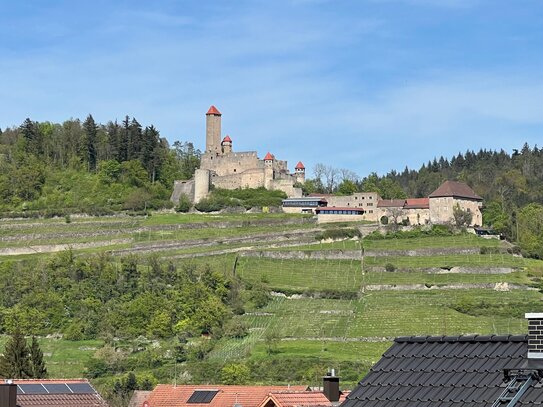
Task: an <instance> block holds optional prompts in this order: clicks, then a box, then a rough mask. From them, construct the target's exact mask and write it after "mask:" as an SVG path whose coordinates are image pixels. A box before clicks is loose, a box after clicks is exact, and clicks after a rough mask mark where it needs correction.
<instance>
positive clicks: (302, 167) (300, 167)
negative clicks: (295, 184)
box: [294, 161, 305, 170]
mask: <svg viewBox="0 0 543 407" xmlns="http://www.w3.org/2000/svg"><path fill="white" fill-rule="evenodd" d="M294 168H296V169H297V170H305V166H304V164H303V163H302V162H301V161H298V164H296V167H294Z"/></svg>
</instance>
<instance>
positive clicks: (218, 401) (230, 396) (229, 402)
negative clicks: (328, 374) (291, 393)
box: [147, 384, 306, 407]
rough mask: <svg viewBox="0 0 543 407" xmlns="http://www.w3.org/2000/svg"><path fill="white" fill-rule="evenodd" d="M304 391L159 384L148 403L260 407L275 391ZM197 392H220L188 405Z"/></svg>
mask: <svg viewBox="0 0 543 407" xmlns="http://www.w3.org/2000/svg"><path fill="white" fill-rule="evenodd" d="M289 388H290V389H291V390H297V391H302V390H304V389H305V388H306V386H290V387H289V386H220V385H219V386H217V385H182V386H173V385H168V384H159V385H158V386H156V387H155V389H154V390H153V392H152V393H151V395H150V396H149V398H148V399H147V402H148V403H149V407H232V406H233V405H234V404H241V405H242V406H243V407H258V406H259V404H260V403H261V402H262V400H264V398H265V397H266V396H267V395H268V394H269V393H270V392H273V391H285V390H288V389H289ZM195 390H218V393H217V394H216V395H215V397H213V399H212V400H211V401H210V402H209V403H187V401H188V399H189V398H190V396H191V395H192V393H194V391H195Z"/></svg>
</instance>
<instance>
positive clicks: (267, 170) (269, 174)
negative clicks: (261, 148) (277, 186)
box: [264, 152, 275, 189]
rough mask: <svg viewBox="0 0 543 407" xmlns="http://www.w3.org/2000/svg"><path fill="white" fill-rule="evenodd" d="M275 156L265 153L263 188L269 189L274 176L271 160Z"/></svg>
mask: <svg viewBox="0 0 543 407" xmlns="http://www.w3.org/2000/svg"><path fill="white" fill-rule="evenodd" d="M274 160H275V157H274V156H273V154H270V152H268V154H266V156H265V157H264V188H266V189H270V188H271V184H272V181H273V179H274V178H275V176H274V173H273V161H274Z"/></svg>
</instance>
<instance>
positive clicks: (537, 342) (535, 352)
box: [524, 312, 543, 362]
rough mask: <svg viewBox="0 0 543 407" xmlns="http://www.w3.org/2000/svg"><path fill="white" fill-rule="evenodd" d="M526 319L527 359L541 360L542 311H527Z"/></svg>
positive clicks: (542, 351) (542, 337)
mask: <svg viewBox="0 0 543 407" xmlns="http://www.w3.org/2000/svg"><path fill="white" fill-rule="evenodd" d="M524 317H525V318H526V319H527V320H528V360H534V361H540V362H543V313H542V312H529V313H526V314H525V315H524Z"/></svg>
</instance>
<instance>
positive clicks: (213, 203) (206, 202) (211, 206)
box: [194, 197, 226, 213]
mask: <svg viewBox="0 0 543 407" xmlns="http://www.w3.org/2000/svg"><path fill="white" fill-rule="evenodd" d="M194 207H195V208H196V210H198V211H200V212H206V213H207V212H216V211H220V210H221V209H223V208H225V207H226V205H225V203H224V202H221V201H220V200H217V199H215V198H213V197H210V198H204V199H202V200H200V202H198V203H197V204H195V205H194Z"/></svg>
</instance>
